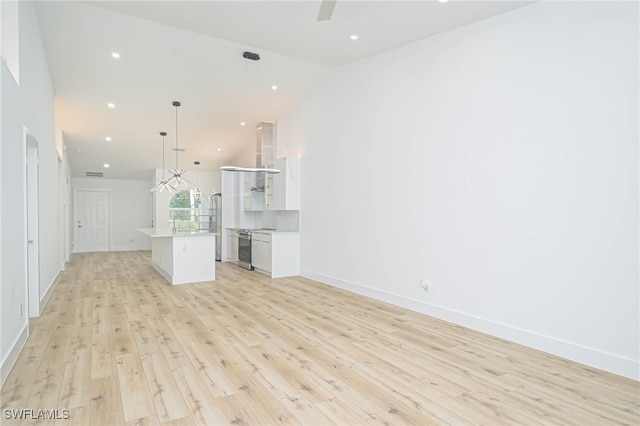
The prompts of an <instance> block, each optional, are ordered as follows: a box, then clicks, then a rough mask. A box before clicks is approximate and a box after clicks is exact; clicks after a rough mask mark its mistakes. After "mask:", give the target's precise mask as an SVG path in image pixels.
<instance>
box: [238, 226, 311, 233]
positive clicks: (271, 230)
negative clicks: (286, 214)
mask: <svg viewBox="0 0 640 426" xmlns="http://www.w3.org/2000/svg"><path fill="white" fill-rule="evenodd" d="M227 229H228V230H229V231H237V230H239V229H249V230H250V231H251V232H252V233H255V234H299V233H300V232H298V231H276V230H273V229H251V228H237V227H234V228H227Z"/></svg>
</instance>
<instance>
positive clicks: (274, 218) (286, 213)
mask: <svg viewBox="0 0 640 426" xmlns="http://www.w3.org/2000/svg"><path fill="white" fill-rule="evenodd" d="M253 227H254V228H274V229H277V230H278V231H288V232H298V231H300V212H299V211H297V210H277V211H272V210H266V211H262V212H253Z"/></svg>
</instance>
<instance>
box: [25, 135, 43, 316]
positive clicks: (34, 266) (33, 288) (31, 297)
mask: <svg viewBox="0 0 640 426" xmlns="http://www.w3.org/2000/svg"><path fill="white" fill-rule="evenodd" d="M26 145H27V146H26V150H27V154H26V157H27V168H26V174H27V176H26V178H27V182H26V184H27V185H26V190H27V194H26V201H27V286H28V298H27V300H28V311H29V316H30V317H37V316H40V254H39V253H40V248H39V229H38V223H39V218H38V200H39V195H38V141H37V140H36V139H35V138H34V137H33V136H31V134H27V135H26Z"/></svg>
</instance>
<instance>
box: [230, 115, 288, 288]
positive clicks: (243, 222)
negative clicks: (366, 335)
mask: <svg viewBox="0 0 640 426" xmlns="http://www.w3.org/2000/svg"><path fill="white" fill-rule="evenodd" d="M274 152H276V149H275V137H274V124H273V123H260V125H258V128H257V131H256V167H255V168H251V169H248V168H243V170H224V168H223V170H222V171H221V173H222V215H221V217H222V220H221V226H220V231H219V232H220V233H221V234H222V235H219V238H220V240H221V260H222V261H223V262H236V263H237V264H238V266H239V267H241V268H244V269H247V270H251V271H257V272H259V273H262V274H266V275H268V276H270V277H272V278H277V277H287V276H295V275H298V274H299V270H300V232H299V230H300V159H299V158H295V157H284V158H279V159H273V153H274ZM254 170H255V171H254ZM261 170H269V171H268V172H267V171H261ZM275 171H278V172H277V173H276V172H275Z"/></svg>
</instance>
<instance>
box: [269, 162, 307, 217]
mask: <svg viewBox="0 0 640 426" xmlns="http://www.w3.org/2000/svg"><path fill="white" fill-rule="evenodd" d="M270 167H272V168H274V169H279V170H280V173H278V174H275V175H267V176H266V179H267V181H266V186H265V194H266V197H265V203H266V209H267V210H300V159H299V158H293V157H287V158H280V159H278V160H275V161H274V162H273V164H271V165H270Z"/></svg>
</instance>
